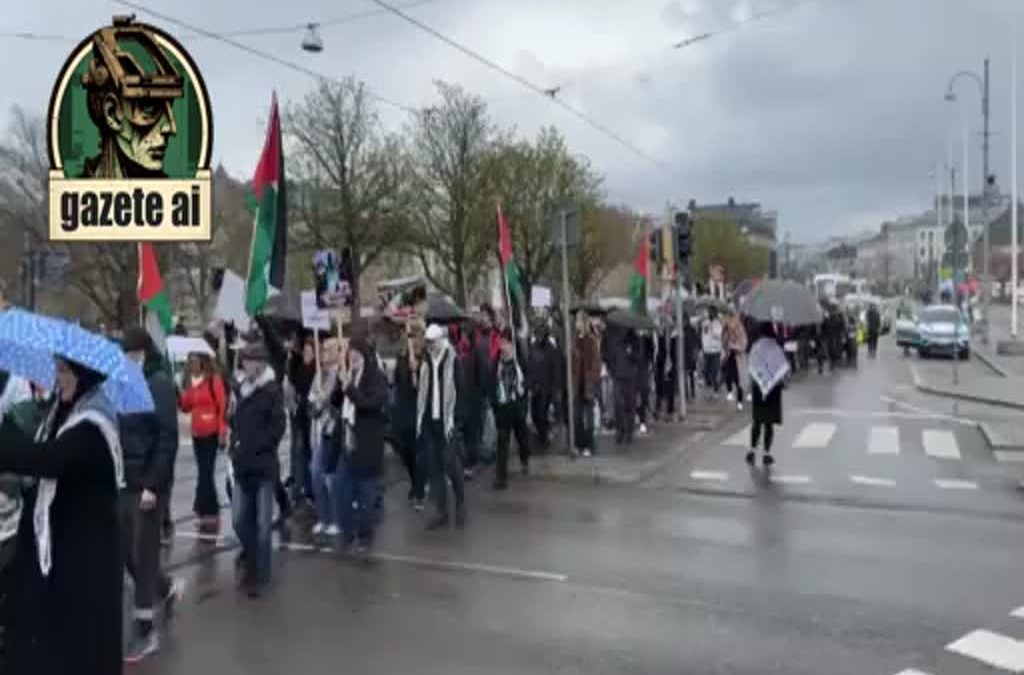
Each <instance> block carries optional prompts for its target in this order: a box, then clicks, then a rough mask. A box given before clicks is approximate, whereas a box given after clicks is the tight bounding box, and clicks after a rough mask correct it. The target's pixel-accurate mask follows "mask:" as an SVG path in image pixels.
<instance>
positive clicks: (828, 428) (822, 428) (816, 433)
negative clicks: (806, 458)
mask: <svg viewBox="0 0 1024 675" xmlns="http://www.w3.org/2000/svg"><path fill="white" fill-rule="evenodd" d="M835 433H836V425H835V424H833V423H832V422H811V423H810V424H808V425H807V426H806V427H804V428H803V429H802V430H801V431H800V435H799V436H797V437H796V440H795V441H793V447H794V448H824V447H825V446H826V445H828V442H829V441H831V440H832V436H833V434H835Z"/></svg>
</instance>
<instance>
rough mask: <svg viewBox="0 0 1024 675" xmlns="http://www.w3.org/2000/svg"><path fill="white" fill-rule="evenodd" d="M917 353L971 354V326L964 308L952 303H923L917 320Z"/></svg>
mask: <svg viewBox="0 0 1024 675" xmlns="http://www.w3.org/2000/svg"><path fill="white" fill-rule="evenodd" d="M917 334H918V344H917V353H918V355H919V356H921V357H929V356H935V355H938V354H948V355H950V356H954V357H959V358H960V359H967V358H969V357H970V355H971V330H970V326H968V324H967V319H966V317H965V316H964V314H963V312H961V311H960V309H959V308H957V307H956V306H954V305H931V306H929V307H926V308H925V310H924V311H923V312H921V316H920V317H919V318H918V320H917Z"/></svg>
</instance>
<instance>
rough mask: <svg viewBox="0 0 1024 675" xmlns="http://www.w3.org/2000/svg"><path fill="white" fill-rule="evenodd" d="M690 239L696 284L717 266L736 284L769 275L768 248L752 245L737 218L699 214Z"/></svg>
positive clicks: (693, 275) (691, 263)
mask: <svg viewBox="0 0 1024 675" xmlns="http://www.w3.org/2000/svg"><path fill="white" fill-rule="evenodd" d="M690 236H691V242H692V243H691V245H690V249H691V251H692V254H691V257H690V275H691V278H692V279H693V280H694V281H700V282H703V281H704V280H705V279H706V278H707V275H708V270H709V269H710V268H711V266H713V265H721V266H722V267H723V268H725V274H726V277H727V278H728V279H729V280H732V281H741V280H743V279H749V278H751V277H756V276H763V275H765V274H767V273H768V249H766V248H764V247H762V246H757V245H755V244H752V243H750V241H749V240H748V239H747V238H746V236H745V235H744V234H743V233H742V232H741V231H740V228H739V225H737V223H736V221H735V219H732V218H728V217H725V216H721V215H713V214H708V215H704V214H698V215H697V217H696V218H695V219H694V223H693V230H692V234H691V235H690Z"/></svg>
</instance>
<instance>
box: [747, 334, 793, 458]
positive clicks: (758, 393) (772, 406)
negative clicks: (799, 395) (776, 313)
mask: <svg viewBox="0 0 1024 675" xmlns="http://www.w3.org/2000/svg"><path fill="white" fill-rule="evenodd" d="M759 333H760V337H759V338H758V340H757V342H755V343H754V346H753V348H752V349H751V350H750V364H749V368H750V379H751V389H753V405H752V407H751V409H752V411H753V425H752V426H751V427H750V452H748V453H747V457H746V461H747V464H749V465H750V466H754V463H755V462H756V461H757V454H756V453H757V448H758V445H759V444H760V443H762V439H763V445H762V446H761V447H762V448H763V450H764V456H763V463H764V465H765V466H766V467H769V466H772V465H773V464H774V463H775V459H774V458H773V457H772V455H771V452H772V441H773V440H774V437H775V427H776V426H777V425H781V424H782V387H783V383H784V381H785V379H786V376H787V375H788V374H789V361H788V360H787V359H786V354H785V352H783V350H782V348H781V347H779V343H778V340H777V338H776V335H775V329H774V327H773V326H772V324H770V323H762V324H761V326H760V328H759Z"/></svg>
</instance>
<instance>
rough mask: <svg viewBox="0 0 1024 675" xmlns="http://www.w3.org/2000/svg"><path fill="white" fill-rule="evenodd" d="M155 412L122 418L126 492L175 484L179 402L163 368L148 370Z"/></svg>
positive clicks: (123, 416)
mask: <svg viewBox="0 0 1024 675" xmlns="http://www.w3.org/2000/svg"><path fill="white" fill-rule="evenodd" d="M147 371H148V372H147V373H146V382H147V383H148V384H149V391H150V393H151V394H152V395H153V404H154V405H155V407H156V410H155V411H154V412H149V413H138V414H134V415H122V416H121V418H120V425H119V426H120V428H121V452H122V454H123V456H124V482H125V487H126V488H127V489H128V490H133V491H141V490H150V491H151V492H165V491H166V490H168V489H169V488H170V487H171V484H172V483H173V482H174V462H175V460H176V458H177V456H178V403H177V396H176V395H175V392H174V382H172V381H171V378H170V377H169V376H168V375H167V372H166V371H165V370H163V369H162V368H153V369H150V368H147Z"/></svg>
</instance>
